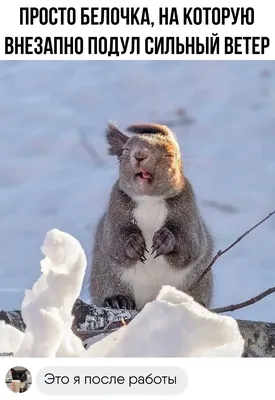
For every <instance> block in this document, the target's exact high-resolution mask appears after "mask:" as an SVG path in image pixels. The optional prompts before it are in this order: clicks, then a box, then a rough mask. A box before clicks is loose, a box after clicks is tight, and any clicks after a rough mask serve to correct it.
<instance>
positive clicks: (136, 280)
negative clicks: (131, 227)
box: [123, 196, 186, 309]
mask: <svg viewBox="0 0 275 400" xmlns="http://www.w3.org/2000/svg"><path fill="white" fill-rule="evenodd" d="M135 201H136V202H137V207H136V209H135V211H134V218H135V221H136V223H137V225H138V227H139V229H140V230H141V232H142V235H143V237H144V239H145V242H146V247H147V249H148V251H149V253H147V252H145V257H146V258H147V261H145V263H144V264H143V263H142V262H140V261H139V262H137V264H136V265H135V266H134V267H133V268H129V269H127V270H125V271H124V273H123V280H124V281H125V282H127V284H129V285H130V286H131V287H132V288H133V292H134V297H135V301H136V305H137V307H138V309H140V308H142V307H143V306H144V305H145V304H146V303H147V302H149V301H152V300H154V299H155V298H156V297H157V295H158V293H159V291H160V289H161V288H162V286H163V285H170V286H175V287H177V286H178V285H179V283H180V282H182V281H183V279H184V277H185V276H186V270H179V271H176V270H175V269H172V268H171V267H170V266H169V264H168V263H167V261H166V260H165V259H164V257H163V256H160V257H157V258H156V259H154V255H151V251H152V250H151V246H152V243H153V236H154V234H155V232H157V231H158V230H159V229H160V228H161V227H162V226H163V225H164V222H165V220H166V217H167V212H168V210H167V207H166V204H165V202H164V200H163V199H161V198H159V197H150V196H142V197H140V198H138V199H135Z"/></svg>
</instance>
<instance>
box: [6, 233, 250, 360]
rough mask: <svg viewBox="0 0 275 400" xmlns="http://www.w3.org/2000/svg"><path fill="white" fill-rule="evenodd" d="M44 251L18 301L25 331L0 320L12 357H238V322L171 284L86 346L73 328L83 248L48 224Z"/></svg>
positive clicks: (240, 347) (83, 263)
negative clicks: (31, 282) (38, 267)
mask: <svg viewBox="0 0 275 400" xmlns="http://www.w3.org/2000/svg"><path fill="white" fill-rule="evenodd" d="M42 251H43V253H44V254H45V258H44V259H43V260H42V261H41V276H40V277H39V279H38V280H37V281H36V282H35V284H34V285H33V287H32V289H31V290H29V291H26V293H25V297H24V300H23V302H22V317H23V319H24V322H25V324H26V330H25V332H24V333H22V332H17V331H16V329H15V328H13V327H11V326H10V325H5V324H4V323H1V324H0V338H1V340H0V351H1V350H3V349H5V351H12V352H14V355H15V356H16V357H83V356H86V357H241V355H242V353H243V348H244V339H243V338H242V336H241V334H240V331H239V328H238V324H237V322H236V321H235V320H234V319H233V318H232V317H227V316H221V315H217V314H215V313H212V312H210V311H208V310H206V309H205V308H204V307H202V306H201V305H200V304H198V303H196V302H195V301H194V300H193V299H192V298H191V297H190V296H188V295H186V294H184V293H181V292H179V291H177V290H176V289H175V288H173V287H171V286H164V287H163V288H162V290H161V291H160V293H159V295H158V297H157V299H156V300H154V301H153V302H151V303H147V305H146V306H145V307H144V308H143V310H142V311H141V312H140V313H139V314H137V315H136V316H135V317H134V319H133V320H132V321H131V322H130V323H129V324H128V325H126V326H123V327H122V328H120V329H119V330H117V331H116V332H114V333H112V334H110V335H108V336H107V337H105V338H103V339H101V340H99V341H97V342H96V343H93V344H92V345H90V346H89V348H88V349H87V350H85V349H84V347H83V345H82V342H81V340H80V339H79V338H78V337H76V336H75V335H74V333H73V332H72V330H71V326H72V321H73V320H72V308H73V305H74V303H75V300H76V299H77V298H78V296H79V293H80V290H81V287H82V283H83V278H84V273H85V269H86V265H87V260H86V256H85V253H84V250H83V248H82V247H81V245H80V243H79V242H78V241H77V240H76V239H75V238H74V237H73V236H71V235H69V234H68V233H65V232H61V231H59V230H58V229H52V230H51V231H49V232H48V233H47V234H46V237H45V240H44V244H43V246H42ZM15 339H17V343H15Z"/></svg>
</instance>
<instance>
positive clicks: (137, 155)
mask: <svg viewBox="0 0 275 400" xmlns="http://www.w3.org/2000/svg"><path fill="white" fill-rule="evenodd" d="M134 157H135V159H136V160H138V161H142V160H145V158H147V154H146V153H145V152H144V151H141V150H137V151H135V153H134Z"/></svg>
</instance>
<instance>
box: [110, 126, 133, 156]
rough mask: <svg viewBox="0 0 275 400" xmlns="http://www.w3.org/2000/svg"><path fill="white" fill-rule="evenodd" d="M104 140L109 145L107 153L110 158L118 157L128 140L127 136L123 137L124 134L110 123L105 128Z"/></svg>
mask: <svg viewBox="0 0 275 400" xmlns="http://www.w3.org/2000/svg"><path fill="white" fill-rule="evenodd" d="M106 139H107V142H108V143H109V145H110V147H109V149H108V153H109V154H110V155H111V156H118V157H120V156H121V154H122V150H123V146H124V145H125V143H126V142H127V140H128V139H129V137H128V136H127V135H124V133H122V132H120V130H119V129H118V128H117V127H116V126H115V124H113V123H110V124H109V125H108V127H107V131H106Z"/></svg>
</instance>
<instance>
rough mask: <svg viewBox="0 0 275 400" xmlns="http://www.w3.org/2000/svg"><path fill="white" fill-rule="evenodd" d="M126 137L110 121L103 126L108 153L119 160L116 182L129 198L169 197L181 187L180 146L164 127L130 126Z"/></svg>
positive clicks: (151, 125) (182, 181)
mask: <svg viewBox="0 0 275 400" xmlns="http://www.w3.org/2000/svg"><path fill="white" fill-rule="evenodd" d="M127 131H128V132H131V133H134V135H133V136H131V137H129V136H127V135H125V134H124V133H122V132H121V131H120V130H119V129H118V128H117V127H116V126H115V125H114V124H109V125H108V128H107V133H106V136H107V141H108V143H109V145H110V147H109V154H110V155H115V156H117V157H118V159H119V163H120V167H119V169H120V174H119V185H120V188H121V190H123V191H124V192H125V193H127V194H128V195H129V196H130V197H132V198H134V197H137V196H142V195H147V196H161V197H163V198H168V197H173V196H175V195H176V194H178V193H179V192H180V191H181V190H182V187H183V184H184V178H183V171H182V161H181V155H180V148H179V145H178V142H177V140H176V138H175V136H174V134H173V133H172V132H171V131H170V129H169V128H168V127H167V126H164V125H157V124H141V125H131V126H129V127H128V129H127Z"/></svg>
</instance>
